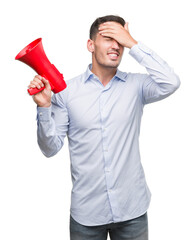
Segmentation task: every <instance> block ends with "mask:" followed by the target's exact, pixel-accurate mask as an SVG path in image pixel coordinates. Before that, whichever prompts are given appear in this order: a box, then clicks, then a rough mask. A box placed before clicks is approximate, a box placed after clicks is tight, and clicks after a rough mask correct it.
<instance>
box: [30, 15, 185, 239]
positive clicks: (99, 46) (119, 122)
mask: <svg viewBox="0 0 196 240" xmlns="http://www.w3.org/2000/svg"><path fill="white" fill-rule="evenodd" d="M87 47H88V50H89V51H90V52H91V53H92V64H90V65H89V67H88V68H87V70H86V72H85V73H83V74H81V75H80V76H78V77H76V78H73V79H71V80H69V81H67V88H66V89H65V90H63V91H62V92H60V93H58V94H55V95H53V96H52V98H51V90H50V85H49V83H48V81H47V80H46V79H44V78H42V77H41V76H36V77H35V78H34V80H33V81H32V82H31V83H30V85H29V87H37V88H40V87H42V86H43V84H45V87H46V88H45V89H44V90H43V91H42V92H40V93H37V94H36V95H35V96H34V97H33V98H34V101H35V102H36V103H37V105H38V108H37V111H38V115H37V120H38V132H37V133H38V144H39V146H40V148H41V150H42V152H43V153H44V154H45V155H46V156H47V157H51V156H53V155H55V154H56V153H57V152H58V151H59V150H60V149H61V147H62V146H63V142H64V137H65V136H66V135H67V137H68V142H69V151H70V160H71V174H72V182H73V188H72V195H71V215H70V237H71V239H72V240H82V239H85V240H88V239H89V240H90V239H92V240H106V239H107V234H108V232H109V235H110V238H111V239H112V240H123V239H134V240H147V239H148V222H147V209H148V206H149V203H150V196H151V194H150V191H149V189H148V186H147V184H146V181H145V175H144V172H143V168H142V165H141V161H140V153H139V132H140V122H141V117H142V112H143V107H144V105H145V104H148V103H151V102H155V101H158V100H161V99H163V98H165V97H167V96H169V95H171V94H172V93H173V92H174V91H175V90H176V89H177V88H178V87H179V85H180V80H179V78H178V76H177V75H176V74H175V73H174V72H173V70H172V69H171V68H170V67H169V66H168V65H167V63H166V62H165V61H163V60H162V59H161V58H160V57H158V56H157V54H156V53H154V52H153V51H152V50H150V49H149V48H148V47H146V46H145V45H144V44H142V43H141V42H137V41H136V40H135V39H134V38H133V37H132V36H131V35H130V33H129V31H128V24H127V23H125V21H124V19H122V18H121V17H118V16H105V17H102V18H98V19H96V20H95V22H94V23H93V24H92V26H91V29H90V39H89V40H88V42H87ZM124 47H127V48H129V49H130V52H129V53H130V55H131V56H132V57H134V58H135V59H136V61H138V62H139V63H140V64H141V65H142V66H144V67H146V69H147V71H148V74H133V73H125V72H121V71H119V70H118V66H119V64H120V61H121V58H122V55H123V50H124Z"/></svg>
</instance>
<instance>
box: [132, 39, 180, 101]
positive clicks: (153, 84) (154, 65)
mask: <svg viewBox="0 0 196 240" xmlns="http://www.w3.org/2000/svg"><path fill="white" fill-rule="evenodd" d="M129 53H130V55H131V56H132V57H133V58H135V60H136V61H137V62H138V63H140V64H141V65H142V66H144V67H145V68H146V70H147V72H148V73H149V74H146V76H145V78H144V79H143V80H142V81H141V83H140V95H141V98H142V101H143V103H144V104H148V103H152V102H155V101H159V100H161V99H163V98H166V97H168V96H169V95H171V94H172V93H174V92H175V91H176V90H177V89H178V88H179V86H180V79H179V77H178V76H177V75H176V74H175V73H174V71H173V69H172V68H171V67H170V66H169V65H168V64H167V63H166V62H165V61H164V60H163V59H162V58H160V57H159V56H158V55H157V54H156V53H155V52H154V51H152V50H151V49H149V48H148V47H146V46H145V45H144V44H143V43H141V42H138V44H136V45H134V46H133V47H132V48H131V49H130V51H129Z"/></svg>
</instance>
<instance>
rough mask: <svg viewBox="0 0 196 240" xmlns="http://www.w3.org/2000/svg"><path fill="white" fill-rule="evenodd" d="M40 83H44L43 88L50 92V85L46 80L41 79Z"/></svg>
mask: <svg viewBox="0 0 196 240" xmlns="http://www.w3.org/2000/svg"><path fill="white" fill-rule="evenodd" d="M42 82H43V83H44V85H45V88H46V89H47V90H51V86H50V83H49V81H48V80H46V79H45V78H44V77H43V78H42Z"/></svg>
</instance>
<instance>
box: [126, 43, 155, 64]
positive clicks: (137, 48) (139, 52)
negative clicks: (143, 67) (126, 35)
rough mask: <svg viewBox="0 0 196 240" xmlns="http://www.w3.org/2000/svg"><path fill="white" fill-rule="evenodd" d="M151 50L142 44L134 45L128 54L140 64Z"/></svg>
mask: <svg viewBox="0 0 196 240" xmlns="http://www.w3.org/2000/svg"><path fill="white" fill-rule="evenodd" d="M151 53H152V50H151V49H149V48H148V47H147V46H145V45H144V44H143V43H142V42H138V43H137V44H135V45H134V46H133V47H132V48H131V49H130V51H129V54H130V55H131V56H132V57H133V58H135V60H136V61H137V62H139V63H140V62H141V61H142V60H143V58H144V57H145V55H146V54H147V55H151Z"/></svg>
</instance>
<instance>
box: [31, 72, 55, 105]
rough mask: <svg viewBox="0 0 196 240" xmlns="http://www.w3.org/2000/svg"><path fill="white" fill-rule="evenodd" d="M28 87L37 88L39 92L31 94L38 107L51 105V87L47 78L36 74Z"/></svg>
mask: <svg viewBox="0 0 196 240" xmlns="http://www.w3.org/2000/svg"><path fill="white" fill-rule="evenodd" d="M28 87H29V89H35V90H36V89H39V90H40V92H38V93H36V94H34V95H32V97H33V100H34V102H35V103H36V104H37V105H38V107H50V105H51V97H52V94H51V87H50V83H49V81H48V80H46V79H45V78H44V77H42V76H40V75H37V76H35V77H34V79H33V81H31V82H30V84H29V86H28Z"/></svg>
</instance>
